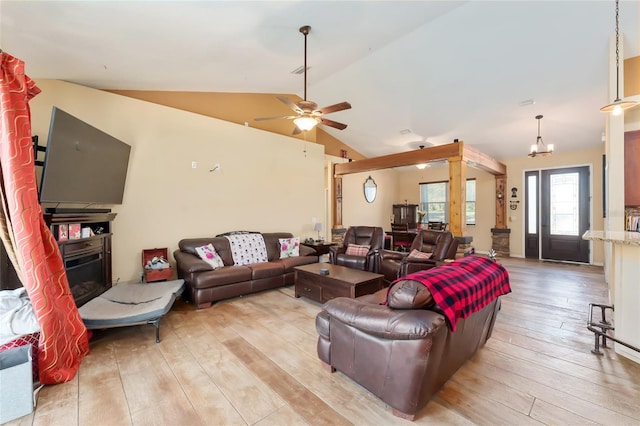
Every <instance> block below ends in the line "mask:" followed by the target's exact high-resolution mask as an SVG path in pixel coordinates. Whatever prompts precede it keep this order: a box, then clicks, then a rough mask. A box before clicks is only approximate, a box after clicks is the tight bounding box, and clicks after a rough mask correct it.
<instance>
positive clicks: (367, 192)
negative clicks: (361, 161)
mask: <svg viewBox="0 0 640 426" xmlns="http://www.w3.org/2000/svg"><path fill="white" fill-rule="evenodd" d="M377 192H378V186H377V185H376V181H374V180H373V178H372V177H371V176H369V177H368V178H367V179H366V180H365V181H364V199H365V200H367V203H373V200H375V199H376V193H377Z"/></svg>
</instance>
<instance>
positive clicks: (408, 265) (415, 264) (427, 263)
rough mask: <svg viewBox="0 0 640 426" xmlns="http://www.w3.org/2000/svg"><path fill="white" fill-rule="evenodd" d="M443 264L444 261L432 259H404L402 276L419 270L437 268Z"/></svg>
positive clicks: (401, 266)
mask: <svg viewBox="0 0 640 426" xmlns="http://www.w3.org/2000/svg"><path fill="white" fill-rule="evenodd" d="M440 265H442V262H439V261H437V260H432V259H403V261H402V265H400V276H401V277H403V276H405V275H409V274H412V273H414V272H418V271H424V270H426V269H431V268H435V267H436V266H440Z"/></svg>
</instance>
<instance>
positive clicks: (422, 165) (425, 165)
mask: <svg viewBox="0 0 640 426" xmlns="http://www.w3.org/2000/svg"><path fill="white" fill-rule="evenodd" d="M427 166H428V164H427V163H422V164H416V167H417V168H419V169H420V170H424V169H426V168H427Z"/></svg>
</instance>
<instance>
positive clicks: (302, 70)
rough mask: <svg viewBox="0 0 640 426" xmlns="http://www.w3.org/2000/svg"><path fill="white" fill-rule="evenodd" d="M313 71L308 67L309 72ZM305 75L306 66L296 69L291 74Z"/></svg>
mask: <svg viewBox="0 0 640 426" xmlns="http://www.w3.org/2000/svg"><path fill="white" fill-rule="evenodd" d="M310 69H311V67H307V71H309V70H310ZM302 73H304V65H300V66H299V67H298V68H296V69H295V70H293V71H291V74H297V75H300V74H302Z"/></svg>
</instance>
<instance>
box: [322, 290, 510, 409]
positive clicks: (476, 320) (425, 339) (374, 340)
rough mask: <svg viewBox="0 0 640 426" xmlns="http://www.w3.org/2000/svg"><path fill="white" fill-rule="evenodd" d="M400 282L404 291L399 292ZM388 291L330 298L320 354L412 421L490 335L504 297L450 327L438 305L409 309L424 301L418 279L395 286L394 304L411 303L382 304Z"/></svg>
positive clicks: (325, 309) (331, 367) (327, 363)
mask: <svg viewBox="0 0 640 426" xmlns="http://www.w3.org/2000/svg"><path fill="white" fill-rule="evenodd" d="M417 286H418V287H422V284H419V283H418V284H417ZM396 287H398V288H401V289H402V291H398V292H397V294H393V291H394V290H395V289H396ZM387 290H388V289H382V290H380V291H378V292H377V293H374V294H371V295H366V296H362V297H359V298H357V299H349V298H344V297H341V298H336V299H333V300H330V301H329V302H327V303H326V304H325V305H324V306H323V310H322V311H321V312H320V313H319V314H318V315H317V317H316V329H317V331H318V334H319V337H318V347H317V350H318V357H319V358H320V360H321V361H322V362H323V363H324V364H325V366H326V367H327V369H329V370H330V371H331V372H333V371H335V370H338V371H340V372H342V373H344V374H345V375H346V376H348V377H350V378H351V379H352V380H354V381H355V382H357V383H359V384H360V385H361V386H363V387H364V388H366V389H368V390H369V391H370V392H372V393H373V394H374V395H376V396H377V397H378V398H380V399H381V400H382V401H384V402H385V403H387V404H388V405H390V406H391V408H392V412H393V414H394V415H396V416H399V417H402V418H405V419H408V420H413V419H414V417H415V415H416V413H417V412H418V411H419V410H420V409H421V408H423V407H424V406H425V405H426V404H427V403H428V402H429V400H430V399H431V398H432V397H433V395H434V394H436V393H437V392H438V391H439V390H440V388H441V387H442V386H443V385H444V383H445V382H446V381H447V380H448V379H449V378H450V377H451V376H452V375H453V374H454V373H455V372H456V371H457V370H458V369H459V368H460V367H461V366H462V365H463V364H464V363H465V362H466V361H467V360H468V359H469V358H471V357H472V356H473V355H474V354H475V352H476V351H477V350H478V349H479V348H480V347H481V346H482V345H484V343H485V342H486V341H487V339H488V338H489V337H490V336H491V331H492V329H493V325H494V322H495V319H496V315H497V313H498V310H499V307H500V299H499V298H496V299H494V300H493V301H492V302H491V303H489V304H488V305H487V306H485V307H484V308H483V309H481V310H480V311H477V312H475V313H472V314H471V315H470V316H469V317H467V318H466V319H460V320H459V321H458V322H457V323H456V331H455V332H452V331H451V330H450V328H449V327H448V326H447V324H446V322H445V317H444V315H442V313H441V311H440V309H439V308H438V306H437V305H435V306H432V307H430V308H426V307H421V308H419V309H418V308H415V309H411V308H409V306H419V305H420V303H421V302H422V301H423V300H421V297H423V296H421V295H420V294H422V292H421V291H420V289H419V288H417V287H416V281H412V280H400V281H398V282H397V283H396V284H394V286H393V287H392V288H391V290H389V300H390V302H389V304H391V300H392V299H393V300H395V301H396V302H398V301H399V304H400V305H401V304H402V303H405V304H408V305H409V306H407V308H406V309H395V308H391V307H389V306H388V305H381V303H383V302H384V301H385V298H386V296H387ZM407 290H409V291H407ZM396 304H398V303H396Z"/></svg>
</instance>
